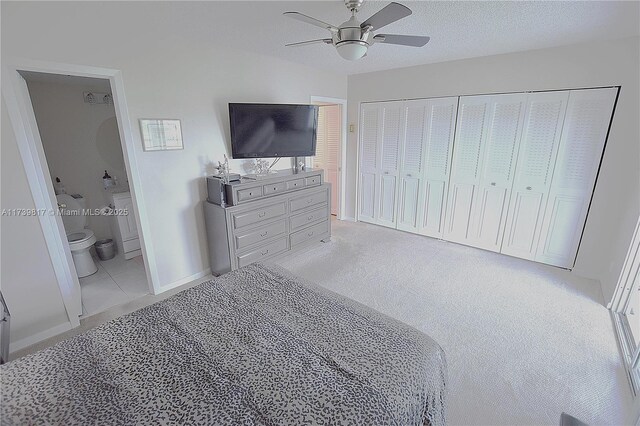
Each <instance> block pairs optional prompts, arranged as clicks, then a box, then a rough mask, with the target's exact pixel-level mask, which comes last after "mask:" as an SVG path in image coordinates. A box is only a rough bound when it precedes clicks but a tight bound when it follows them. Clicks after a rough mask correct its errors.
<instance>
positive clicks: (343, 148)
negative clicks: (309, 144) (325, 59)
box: [305, 96, 348, 220]
mask: <svg viewBox="0 0 640 426" xmlns="http://www.w3.org/2000/svg"><path fill="white" fill-rule="evenodd" d="M311 103H312V104H314V105H320V104H331V105H340V112H341V113H342V117H341V121H342V129H341V132H340V133H341V135H340V151H339V154H338V186H339V188H338V190H339V191H340V192H339V194H338V204H339V205H338V210H337V213H338V214H337V215H336V218H337V219H339V220H344V219H345V216H346V214H345V204H346V194H345V193H346V188H345V187H346V182H347V175H346V170H345V167H344V165H345V162H346V159H347V126H348V124H347V100H346V99H341V98H327V97H325V96H311ZM307 159H308V161H305V163H307V164H306V166H307V167H311V166H312V164H313V161H312V160H311V157H307ZM331 190H332V191H334V189H331Z"/></svg>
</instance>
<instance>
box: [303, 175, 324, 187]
mask: <svg viewBox="0 0 640 426" xmlns="http://www.w3.org/2000/svg"><path fill="white" fill-rule="evenodd" d="M321 183H322V179H320V175H318V176H309V177H307V178H304V185H305V186H317V185H320V184H321Z"/></svg>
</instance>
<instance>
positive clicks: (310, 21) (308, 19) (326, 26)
mask: <svg viewBox="0 0 640 426" xmlns="http://www.w3.org/2000/svg"><path fill="white" fill-rule="evenodd" d="M283 15H284V16H288V17H289V18H293V19H295V20H297V21H301V22H306V23H307V24H311V25H315V26H316V27H320V28H324V29H326V30H329V31H338V28H336V27H335V26H333V25H331V24H328V23H326V22H324V21H321V20H319V19H316V18H312V17H311V16H307V15H304V14H302V13H299V12H284V13H283Z"/></svg>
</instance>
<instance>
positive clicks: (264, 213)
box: [258, 212, 267, 217]
mask: <svg viewBox="0 0 640 426" xmlns="http://www.w3.org/2000/svg"><path fill="white" fill-rule="evenodd" d="M266 214H267V212H262V213H258V217H265V215H266Z"/></svg>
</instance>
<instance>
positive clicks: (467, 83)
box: [347, 37, 640, 302]
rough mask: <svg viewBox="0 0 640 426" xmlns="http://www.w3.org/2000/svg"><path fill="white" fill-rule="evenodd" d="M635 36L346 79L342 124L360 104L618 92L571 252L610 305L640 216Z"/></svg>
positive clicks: (352, 168) (351, 147)
mask: <svg viewBox="0 0 640 426" xmlns="http://www.w3.org/2000/svg"><path fill="white" fill-rule="evenodd" d="M639 40H640V39H639V38H637V37H633V38H628V39H623V40H614V41H603V42H598V43H589V44H581V45H574V46H566V47H559V48H552V49H543V50H534V51H529V52H521V53H512V54H505V55H497V56H488V57H482V58H473V59H465V60H460V61H452V62H444V63H438V64H430V65H421V66H416V67H409V68H402V69H396V70H390V71H380V72H373V73H366V74H358V75H352V76H349V80H348V87H349V89H348V99H349V123H357V121H358V109H359V103H360V102H365V101H380V100H392V99H411V98H421V97H425V98H426V97H438V96H456V95H470V94H481V93H499V92H517V91H528V90H553V89H567V88H584V87H594V86H612V85H620V86H622V89H621V92H620V98H619V101H618V105H617V108H616V112H615V116H614V120H613V125H612V128H611V133H610V136H609V140H608V143H607V148H606V152H605V156H604V160H603V163H602V169H601V171H600V176H599V178H598V183H597V187H596V191H595V195H594V198H593V202H592V205H591V210H590V213H589V218H588V220H587V226H586V230H585V233H584V237H583V240H582V244H581V246H580V251H579V253H578V259H577V263H576V267H575V271H576V273H579V274H581V275H584V276H587V277H591V278H596V279H599V280H600V281H601V282H602V286H603V292H604V297H605V301H607V302H608V301H609V300H610V298H611V296H612V294H613V290H614V288H615V284H616V280H617V277H618V273H619V271H620V268H621V267H622V262H623V260H624V256H625V254H626V250H627V248H628V244H629V242H630V239H631V234H632V232H633V229H634V226H635V221H636V220H637V217H638V212H639V211H640V142H639V141H640V132H639V127H638V117H640V87H639V85H638V80H639V78H638V75H639V73H640V59H639V51H640V43H639ZM357 138H358V135H357V126H356V132H354V133H349V142H348V153H347V175H348V179H347V215H348V216H353V215H355V200H356V197H355V187H356V167H357V162H356V156H357Z"/></svg>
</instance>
